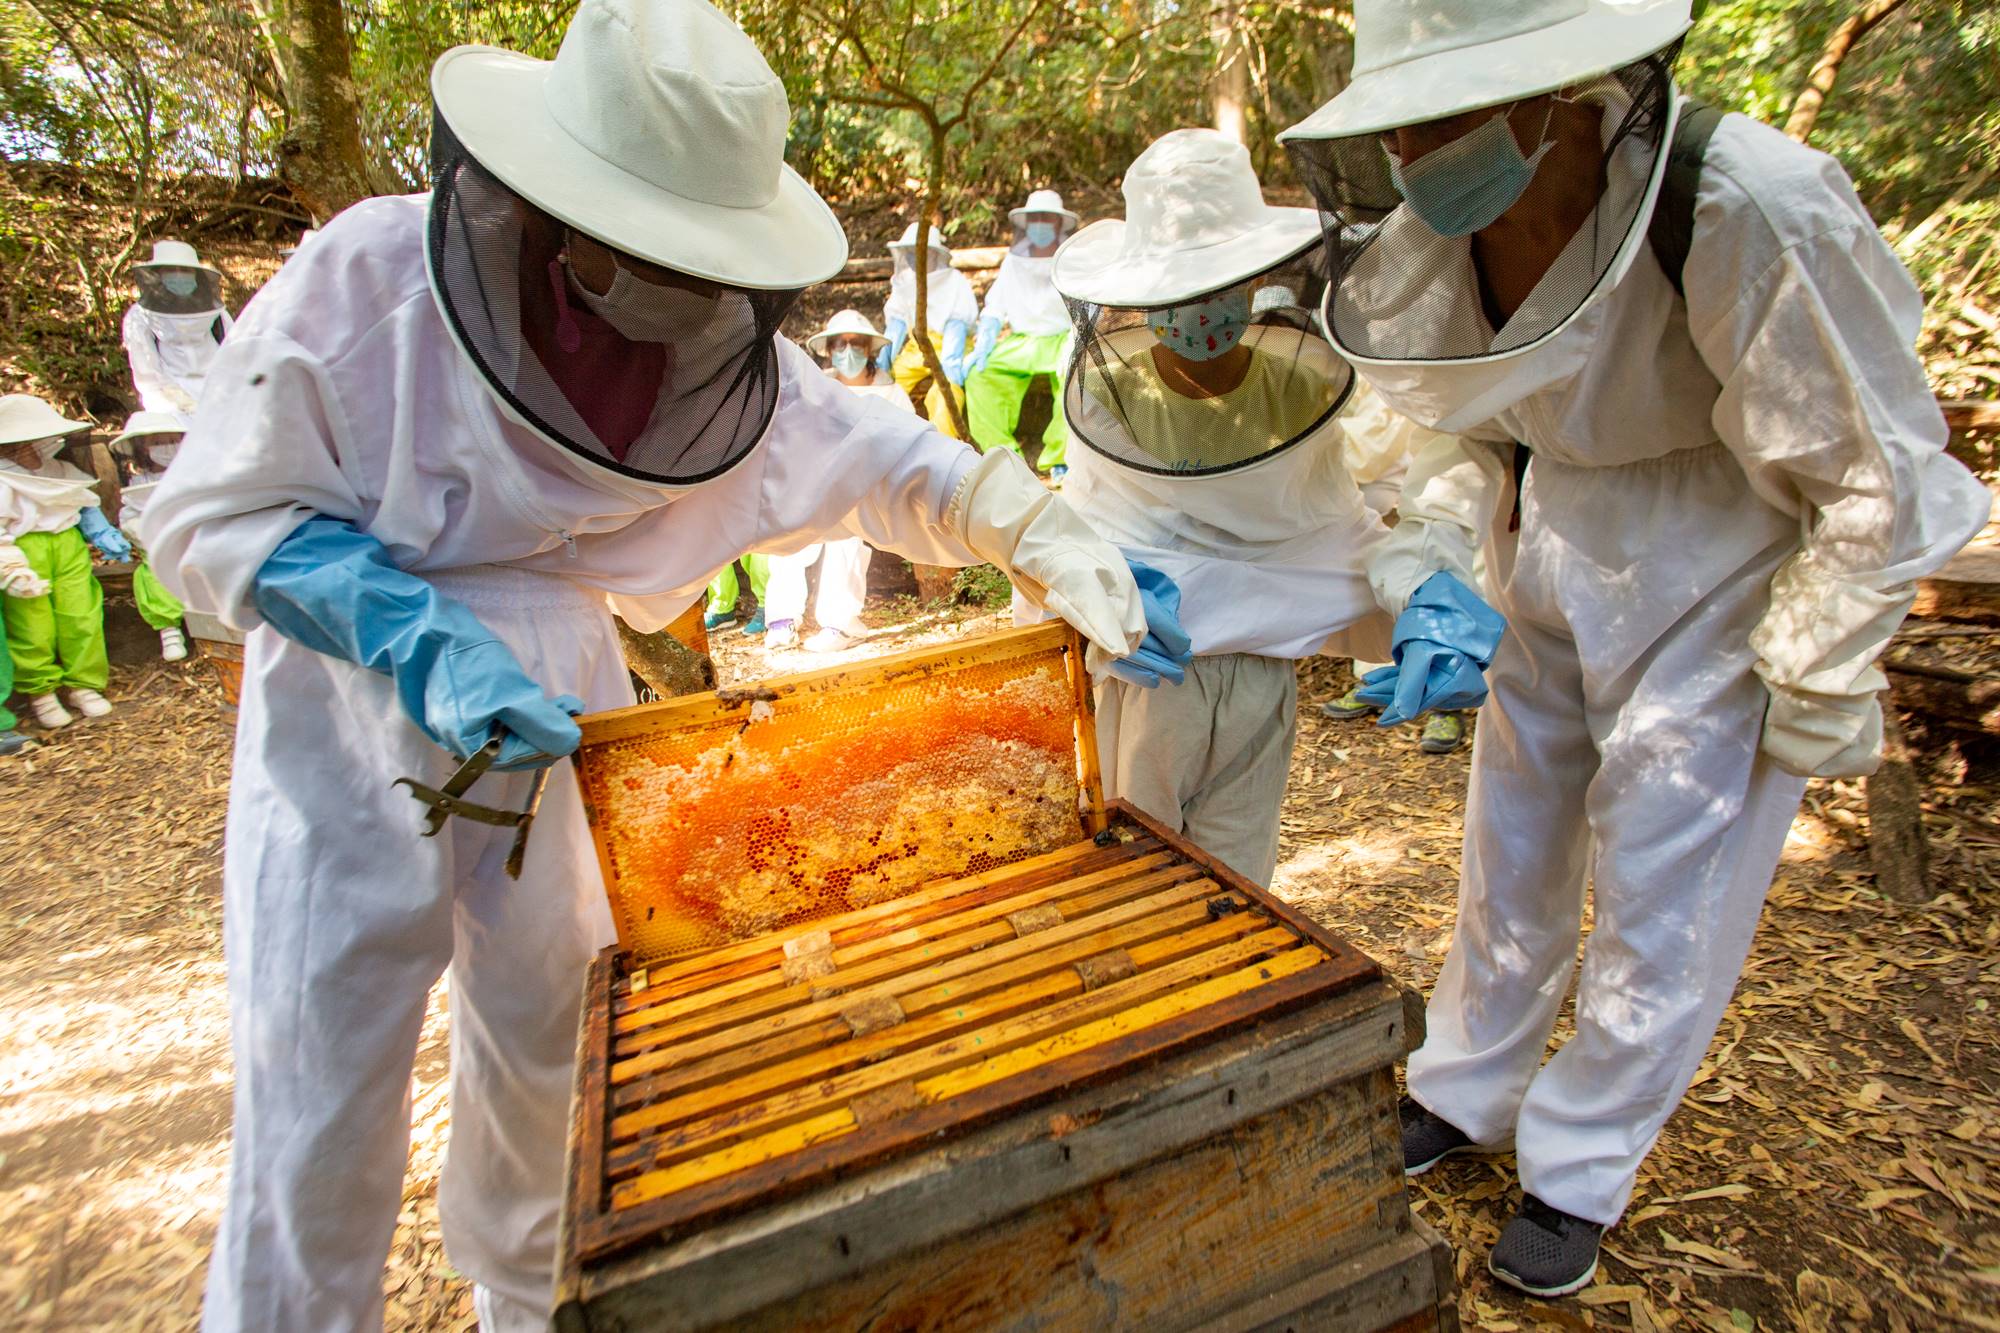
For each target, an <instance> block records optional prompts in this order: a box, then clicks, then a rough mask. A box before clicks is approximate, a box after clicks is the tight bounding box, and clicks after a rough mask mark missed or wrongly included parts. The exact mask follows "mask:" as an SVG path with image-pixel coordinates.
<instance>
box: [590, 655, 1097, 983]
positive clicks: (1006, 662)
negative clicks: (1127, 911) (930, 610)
mask: <svg viewBox="0 0 2000 1333" xmlns="http://www.w3.org/2000/svg"><path fill="white" fill-rule="evenodd" d="M580 725H581V726H582V729H583V743H582V746H581V747H580V748H579V750H578V752H577V755H576V763H577V770H578V776H579V786H580V788H581V790H582V793H583V799H584V812H585V815H586V816H587V817H588V819H589V821H590V825H591V835H592V839H593V841H594V842H595V843H596V846H597V852H598V859H599V863H600V865H601V866H602V868H603V871H604V884H605V890H606V894H607V897H608V898H609V900H610V906H611V914H612V918H613V921H614V923H615V924H616V927H617V931H618V943H619V946H620V948H621V949H622V950H624V951H625V952H626V953H627V954H628V955H629V957H630V960H631V962H632V963H634V964H635V965H637V964H645V963H649V962H656V961H660V960H664V959H670V958H678V957H683V956H686V955H689V954H693V953H698V952H702V951H705V950H707V949H710V948H714V947H718V946H720V945H724V944H728V943H731V942H734V941H737V940H742V939H747V938H750V937H753V936H756V935H759V934H762V933H765V932H767V931H771V930H776V929H783V928H790V927H794V926H798V925H803V924H805V923H807V922H811V921H815V920H819V919H821V918H824V917H827V916H833V915H837V914H839V913H842V912H847V911H852V910H854V909H856V908H859V907H865V906H868V905H871V904H874V903H878V902H882V901H886V900H888V899H891V898H895V897H899V896H901V895H903V894H906V893H909V892H911V891H913V890H915V889H918V888H920V887H921V886H923V885H924V884H928V883H933V882H937V881H940V880H947V879H953V878H957V877H960V876H963V875H966V874H974V873H978V872H980V871H983V870H987V869H991V868H994V867H997V866H1002V865H1006V864H1010V863H1012V862H1015V861H1019V860H1024V859H1026V858H1029V857H1032V856H1037V855H1041V854H1043V853H1046V852H1049V851H1052V850H1054V849H1055V848H1057V847H1060V846H1063V845H1066V844H1069V843H1073V842H1075V841H1077V840H1078V839H1080V838H1085V837H1090V836H1094V835H1096V834H1097V833H1100V832H1102V831H1103V830H1104V829H1105V827H1106V815H1105V806H1104V794H1103V790H1102V786H1101V783H1100V780H1099V776H1098V768H1097V747H1096V722H1095V718H1094V715H1093V710H1092V706H1091V694H1090V684H1089V676H1088V674H1087V672H1086V671H1085V669H1084V649H1083V643H1082V640H1081V639H1080V638H1079V637H1078V636H1077V634H1076V632H1075V631H1074V630H1072V629H1071V628H1069V626H1067V625H1065V624H1062V623H1061V622H1052V623H1049V624H1044V625H1038V626H1034V627H1031V628H1028V629H1019V630H1006V631H1002V632H1000V633H997V634H991V635H985V636H982V637H979V638H975V639H968V640H965V641H962V642H959V643H955V644H950V645H946V646H943V647H936V648H924V649H918V650H916V651H913V652H907V653H900V654H895V655H892V656H888V657H881V658H876V659H873V660H871V661H867V662H861V663H856V664H853V665H849V666H840V667H831V668H828V669H825V670H821V671H813V672H807V673H803V674H800V675H794V676H784V677H776V678H773V679H770V680H766V681H762V682H759V683H757V684H755V685H752V686H748V687H741V688H736V689H729V690H718V691H715V692H713V693H709V694H699V695H688V696H683V697H681V698H676V699H670V700H665V701H663V702H660V703H654V704H642V705H639V706H637V707H633V708H623V709H617V710H615V711H612V712H607V713H598V714H593V715H591V716H588V717H585V718H583V719H581V720H580Z"/></svg>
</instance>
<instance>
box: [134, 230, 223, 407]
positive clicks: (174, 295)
mask: <svg viewBox="0 0 2000 1333" xmlns="http://www.w3.org/2000/svg"><path fill="white" fill-rule="evenodd" d="M132 280H133V282H134V283H135V284H136V285H137V287H138V289H139V299H138V301H137V302H136V303H135V304H134V305H133V306H132V308H131V309H129V310H127V311H126V312H125V322H124V325H123V330H122V333H123V338H124V342H125V357H126V360H127V361H128V362H129V363H130V364H131V367H132V387H133V388H134V389H136V390H137V391H138V394H139V406H140V407H141V408H142V409H144V410H145V411H148V412H173V413H175V414H177V415H178V416H179V417H180V418H181V421H182V424H186V422H187V421H188V420H189V419H190V418H192V417H193V415H194V409H195V403H196V401H197V400H199V399H200V397H201V387H202V382H203V380H204V379H205V378H206V377H207V375H208V368H209V366H210V364H212V363H213V362H214V360H215V354H216V352H217V351H218V350H219V349H220V348H221V346H222V339H223V337H224V336H225V335H226V334H228V332H229V330H230V327H231V325H232V323H233V321H232V320H231V319H230V318H229V312H228V311H227V310H224V309H223V308H222V286H221V283H222V275H221V274H220V273H219V272H217V271H216V270H215V269H214V268H213V267H212V266H210V265H208V264H205V263H203V262H202V260H201V256H200V255H198V254H196V253H195V249H194V247H193V246H191V245H189V244H187V243H186V242H185V241H156V242H154V244H153V257H152V258H151V259H149V260H147V261H146V262H145V263H142V264H134V265H133V266H132Z"/></svg>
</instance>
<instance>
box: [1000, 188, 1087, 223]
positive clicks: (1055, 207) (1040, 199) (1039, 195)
mask: <svg viewBox="0 0 2000 1333" xmlns="http://www.w3.org/2000/svg"><path fill="white" fill-rule="evenodd" d="M1030 213H1055V214H1058V215H1059V216H1062V217H1066V218H1068V219H1069V221H1070V225H1071V226H1072V227H1073V226H1075V225H1076V224H1077V223H1078V222H1080V221H1082V219H1081V218H1079V217H1077V215H1076V214H1074V213H1072V212H1070V211H1069V210H1068V209H1067V208H1064V207H1063V201H1062V196H1061V195H1059V194H1057V193H1056V192H1055V191H1054V190H1030V191H1028V202H1027V203H1025V204H1022V205H1021V206H1020V207H1019V208H1010V209H1008V210H1007V220H1008V221H1009V222H1011V223H1013V224H1014V225H1015V226H1017V227H1019V226H1021V225H1023V224H1024V223H1026V221H1027V219H1028V215H1029V214H1030Z"/></svg>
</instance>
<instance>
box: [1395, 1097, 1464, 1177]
mask: <svg viewBox="0 0 2000 1333" xmlns="http://www.w3.org/2000/svg"><path fill="white" fill-rule="evenodd" d="M1396 1117H1397V1119H1399V1120H1401V1121H1402V1122H1403V1174H1404V1175H1406V1176H1421V1175H1422V1174H1423V1173H1424V1172H1426V1171H1428V1170H1430V1169H1431V1168H1432V1167H1434V1166H1436V1165H1437V1164H1438V1163H1439V1162H1442V1161H1443V1160H1444V1159H1445V1158H1447V1157H1449V1156H1451V1155H1452V1154H1453V1153H1468V1152H1478V1151H1479V1148H1478V1146H1477V1145H1476V1144H1474V1143H1473V1141H1472V1140H1471V1139H1469V1138H1467V1137H1466V1136H1465V1135H1464V1134H1463V1133H1461V1132H1460V1131H1459V1128H1458V1126H1456V1125H1454V1124H1452V1123H1451V1122H1450V1121H1449V1120H1446V1119H1444V1118H1443V1117H1442V1116H1436V1115H1432V1114H1431V1113H1430V1111H1428V1110H1427V1109H1425V1108H1424V1106H1423V1105H1422V1104H1420V1103H1419V1102H1418V1101H1417V1100H1416V1099H1415V1098H1414V1097H1405V1098H1403V1100H1402V1102H1401V1103H1400V1104H1398V1105H1397V1107H1396Z"/></svg>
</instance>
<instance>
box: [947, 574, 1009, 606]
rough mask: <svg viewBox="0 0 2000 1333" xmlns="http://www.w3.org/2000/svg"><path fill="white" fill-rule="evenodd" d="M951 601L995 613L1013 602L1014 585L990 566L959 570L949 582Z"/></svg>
mask: <svg viewBox="0 0 2000 1333" xmlns="http://www.w3.org/2000/svg"><path fill="white" fill-rule="evenodd" d="M951 591H952V599H953V600H954V601H959V602H966V603H969V604H971V605H973V606H977V607H983V608H985V609H986V610H989V611H997V610H999V609H1000V608H1001V607H1004V606H1007V605H1009V604H1011V603H1012V602H1013V600H1014V585H1013V584H1011V583H1009V582H1008V581H1007V576H1006V575H1005V574H1002V573H1001V572H1000V571H999V570H998V569H996V568H994V567H993V566H992V565H973V566H971V567H970V568H967V569H961V570H959V571H958V574H957V576H956V577H955V578H953V579H952V581H951Z"/></svg>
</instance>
